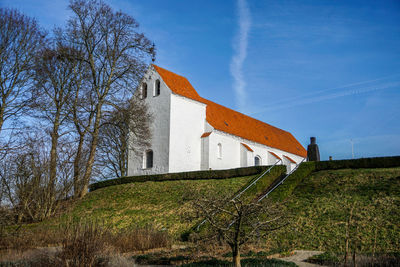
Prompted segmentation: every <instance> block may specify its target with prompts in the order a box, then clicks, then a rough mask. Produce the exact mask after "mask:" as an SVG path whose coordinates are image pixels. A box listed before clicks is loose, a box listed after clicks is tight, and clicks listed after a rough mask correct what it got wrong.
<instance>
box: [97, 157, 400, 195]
mask: <svg viewBox="0 0 400 267" xmlns="http://www.w3.org/2000/svg"><path fill="white" fill-rule="evenodd" d="M303 165H306V166H307V168H306V167H302V166H303ZM399 166H400V156H395V157H376V158H361V159H349V160H330V161H315V162H314V161H313V162H305V163H302V164H301V165H300V166H299V168H298V169H297V170H296V171H295V172H294V173H293V174H292V175H291V176H289V178H290V179H288V180H301V179H303V178H304V177H305V176H304V177H302V175H309V174H310V173H311V172H312V171H322V170H337V169H349V168H350V169H359V168H391V167H399ZM269 167H270V166H253V167H245V168H236V169H228V170H210V171H193V172H179V173H166V174H153V175H140V176H126V177H121V178H116V179H110V180H105V181H101V182H97V183H93V184H91V185H90V186H89V190H90V191H94V190H96V189H99V188H103V187H108V186H112V185H118V184H127V183H135V182H147V181H172V180H205V179H226V178H232V177H240V176H250V175H255V174H258V173H261V172H263V171H265V170H266V169H267V168H269ZM305 168H306V169H307V171H306V170H305ZM311 169H312V171H311V172H309V170H311ZM288 180H287V181H285V183H287V182H288ZM280 187H282V186H280ZM289 191H290V190H289Z"/></svg>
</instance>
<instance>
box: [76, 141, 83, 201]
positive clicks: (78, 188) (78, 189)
mask: <svg viewBox="0 0 400 267" xmlns="http://www.w3.org/2000/svg"><path fill="white" fill-rule="evenodd" d="M83 141H84V134H83V133H80V134H79V143H78V149H77V151H76V155H75V159H74V198H78V197H79V194H80V192H81V187H82V185H81V181H80V175H81V172H80V162H81V157H82V149H83Z"/></svg>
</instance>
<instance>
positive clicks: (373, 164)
mask: <svg viewBox="0 0 400 267" xmlns="http://www.w3.org/2000/svg"><path fill="white" fill-rule="evenodd" d="M399 166H400V156H395V157H376V158H360V159H347V160H330V161H318V162H315V170H316V171H322V170H337V169H361V168H371V169H372V168H392V167H399Z"/></svg>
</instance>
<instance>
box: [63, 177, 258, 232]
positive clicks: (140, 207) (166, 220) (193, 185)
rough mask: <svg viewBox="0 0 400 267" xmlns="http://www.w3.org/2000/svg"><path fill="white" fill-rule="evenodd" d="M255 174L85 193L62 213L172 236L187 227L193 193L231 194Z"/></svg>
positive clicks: (159, 183)
mask: <svg viewBox="0 0 400 267" xmlns="http://www.w3.org/2000/svg"><path fill="white" fill-rule="evenodd" d="M256 176H257V175H253V176H245V177H236V178H229V179H218V180H177V181H162V182H138V183H130V184H122V185H115V186H110V187H106V188H101V189H98V190H96V191H93V192H91V193H89V194H88V195H87V196H86V197H85V198H84V199H82V200H80V201H79V202H78V203H76V205H75V207H74V208H73V209H72V210H71V211H70V212H68V213H67V214H64V215H63V216H62V217H61V220H62V221H64V220H66V219H67V218H68V217H72V218H87V219H96V220H100V221H104V222H105V224H107V225H111V226H112V227H116V228H126V227H144V226H146V225H151V226H152V227H154V228H156V229H162V230H167V231H168V232H169V234H171V235H173V236H176V235H178V234H180V233H182V232H183V231H185V230H186V229H188V228H190V227H191V223H190V221H186V220H185V219H184V217H185V213H186V212H187V211H188V209H190V205H189V201H188V200H189V199H190V197H191V194H192V193H193V192H195V193H199V194H217V195H232V194H233V193H234V192H236V191H238V190H239V189H240V188H242V187H243V186H245V185H246V184H247V183H248V182H249V181H251V180H252V179H254V178H255V177H256Z"/></svg>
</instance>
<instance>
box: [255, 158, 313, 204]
mask: <svg viewBox="0 0 400 267" xmlns="http://www.w3.org/2000/svg"><path fill="white" fill-rule="evenodd" d="M305 160H306V159H305V158H304V159H303V160H302V161H300V163H299V164H296V167H294V168H293V170H291V171H290V172H289V173H288V174H287V175H286V176H285V177H284V178H283V179H282V180H281V181H280V182H279V183H277V184H276V185H275V186H274V187H273V188H272V189H271V190H269V191H268V192H267V193H265V194H264V195H263V196H262V197H261V198H260V199H259V200H258V201H257V202H260V201H261V200H263V199H264V198H266V197H267V196H268V195H269V194H270V193H271V192H272V191H274V190H275V189H276V188H277V187H278V186H279V185H281V184H283V182H284V181H285V180H286V179H287V178H288V177H289V176H290V175H291V174H292V173H294V172H295V171H296V170H297V169H298V168H299V166H300V164H301V163H303V162H304V161H305Z"/></svg>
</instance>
